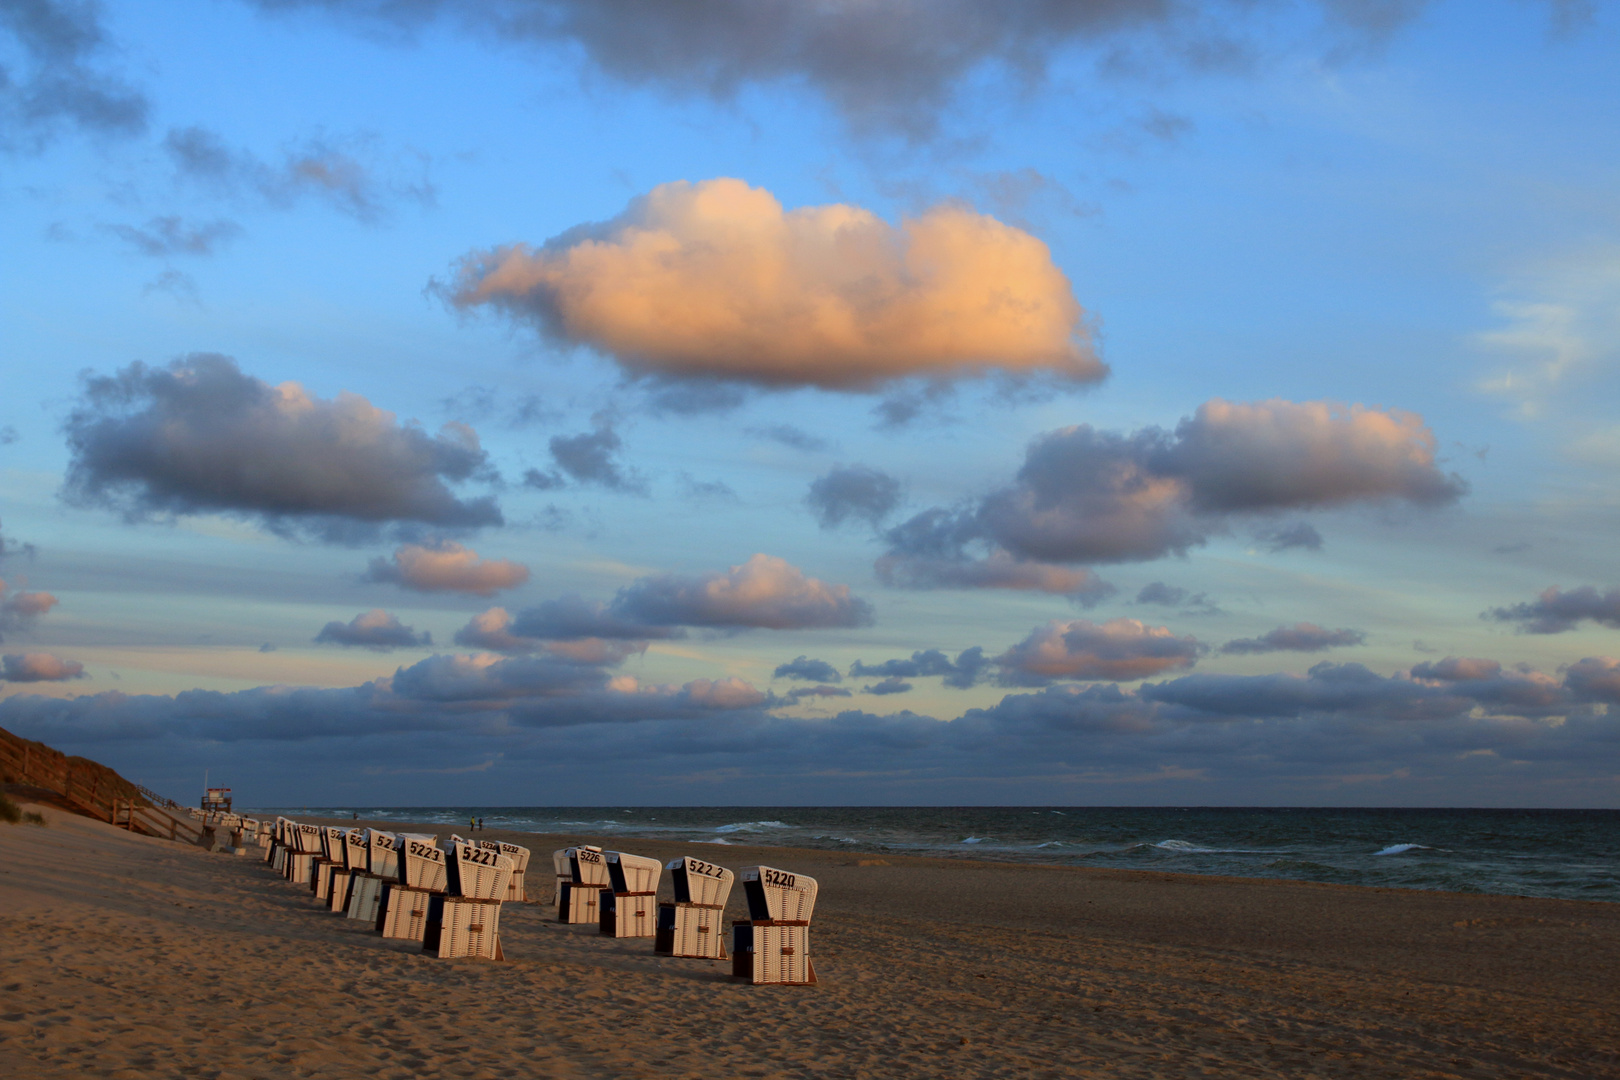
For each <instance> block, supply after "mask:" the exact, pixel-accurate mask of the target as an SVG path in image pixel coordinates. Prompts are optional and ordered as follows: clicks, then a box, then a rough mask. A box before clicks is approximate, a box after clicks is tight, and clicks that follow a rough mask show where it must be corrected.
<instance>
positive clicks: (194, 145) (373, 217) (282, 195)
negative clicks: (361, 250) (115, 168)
mask: <svg viewBox="0 0 1620 1080" xmlns="http://www.w3.org/2000/svg"><path fill="white" fill-rule="evenodd" d="M163 148H164V150H165V151H167V152H168V155H169V159H170V161H172V162H173V164H174V167H175V170H176V171H177V172H178V173H179V175H180V176H181V177H183V178H185V179H186V180H189V181H191V182H193V183H196V184H199V185H201V186H203V187H206V188H208V189H210V190H212V191H213V192H214V193H215V194H217V195H220V196H222V197H226V198H239V197H241V196H243V195H251V196H254V197H256V198H257V199H258V200H259V201H261V202H262V203H264V204H266V205H269V206H273V207H275V208H277V209H283V210H285V209H287V208H289V207H292V206H294V205H296V204H297V203H298V202H300V201H301V200H303V199H305V198H314V199H317V200H319V201H321V202H324V203H326V204H327V205H328V206H330V207H331V208H332V209H334V210H337V211H338V212H339V213H342V214H346V215H348V216H349V217H352V218H354V219H355V220H357V221H362V222H366V223H368V224H373V223H376V222H379V221H382V220H383V219H385V218H386V217H387V216H388V212H389V205H390V204H391V203H393V202H396V201H398V200H400V199H410V200H412V201H415V202H418V203H421V204H423V205H432V203H433V199H434V191H433V185H432V184H431V183H429V182H428V180H427V179H426V177H425V176H422V177H418V178H416V179H411V180H406V179H402V178H400V177H398V176H395V177H391V178H389V179H383V178H381V177H380V176H379V175H378V172H377V167H376V164H375V163H370V164H368V163H367V162H365V161H363V160H362V157H371V158H375V157H376V153H375V149H374V147H373V146H372V145H371V140H368V139H364V138H350V139H341V140H334V139H331V138H328V137H326V136H324V135H322V136H317V137H315V138H311V139H306V140H304V141H303V142H300V143H295V144H292V145H290V146H289V147H287V148H286V150H285V151H284V152H283V153H282V158H281V161H280V162H279V163H276V164H270V163H268V162H265V161H262V160H261V159H259V158H258V157H257V156H256V155H254V154H252V153H249V152H248V151H246V150H233V149H231V148H230V147H229V146H227V145H225V141H224V140H223V139H221V138H220V136H219V135H218V134H217V133H215V132H212V131H209V130H208V129H207V128H202V127H187V128H172V129H170V131H169V133H168V135H167V136H166V137H165V138H164V140H163ZM396 171H397V170H396Z"/></svg>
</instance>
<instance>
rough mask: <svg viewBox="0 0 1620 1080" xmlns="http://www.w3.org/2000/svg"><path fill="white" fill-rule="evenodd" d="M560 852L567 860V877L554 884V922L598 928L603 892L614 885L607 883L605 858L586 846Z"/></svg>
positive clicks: (602, 853) (594, 848)
mask: <svg viewBox="0 0 1620 1080" xmlns="http://www.w3.org/2000/svg"><path fill="white" fill-rule="evenodd" d="M563 850H564V851H565V852H566V853H567V856H568V877H567V878H562V879H559V880H558V882H557V921H558V922H564V923H596V924H598V925H600V923H601V904H602V891H603V890H604V889H608V888H610V887H611V886H612V884H613V883H612V882H611V881H610V880H609V879H608V868H607V855H606V854H605V853H604V852H603V851H602V849H601V848H599V847H592V846H590V845H589V844H583V845H581V846H579V847H571V848H564V849H563Z"/></svg>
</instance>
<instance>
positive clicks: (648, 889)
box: [598, 851, 664, 938]
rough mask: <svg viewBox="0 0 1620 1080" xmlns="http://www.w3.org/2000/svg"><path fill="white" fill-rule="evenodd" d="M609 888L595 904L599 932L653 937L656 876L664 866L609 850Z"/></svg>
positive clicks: (656, 904) (655, 921) (656, 890)
mask: <svg viewBox="0 0 1620 1080" xmlns="http://www.w3.org/2000/svg"><path fill="white" fill-rule="evenodd" d="M604 854H605V855H606V857H607V869H608V884H609V888H606V889H603V890H602V892H601V894H600V898H599V900H598V902H599V903H600V904H601V914H600V915H599V917H598V923H599V926H600V928H601V932H602V933H604V934H607V935H609V936H611V937H621V938H638V937H652V936H654V934H655V933H656V931H657V925H658V877H659V875H660V874H662V873H663V871H664V867H663V864H662V863H660V862H659V861H658V860H657V859H649V858H647V857H646V856H644V855H630V854H627V853H626V852H623V851H609V852H605V853H604Z"/></svg>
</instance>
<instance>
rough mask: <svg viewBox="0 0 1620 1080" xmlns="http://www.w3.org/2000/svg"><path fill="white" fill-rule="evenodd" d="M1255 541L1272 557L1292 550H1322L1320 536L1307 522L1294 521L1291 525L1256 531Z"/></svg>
mask: <svg viewBox="0 0 1620 1080" xmlns="http://www.w3.org/2000/svg"><path fill="white" fill-rule="evenodd" d="M1254 538H1255V540H1256V541H1257V542H1258V543H1259V544H1260V545H1261V546H1262V547H1264V548H1265V549H1266V550H1267V551H1269V552H1271V553H1272V554H1273V555H1276V554H1279V553H1281V552H1284V551H1291V550H1292V549H1294V548H1304V549H1305V550H1306V551H1321V550H1322V534H1321V533H1319V532H1317V531H1316V527H1315V526H1313V525H1311V524H1310V522H1307V521H1296V522H1294V523H1293V524H1292V525H1276V526H1271V527H1268V528H1263V529H1256V530H1255V533H1254Z"/></svg>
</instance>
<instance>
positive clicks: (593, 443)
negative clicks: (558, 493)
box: [531, 423, 647, 495]
mask: <svg viewBox="0 0 1620 1080" xmlns="http://www.w3.org/2000/svg"><path fill="white" fill-rule="evenodd" d="M550 445H551V459H552V460H553V461H555V462H556V463H557V467H558V468H559V469H561V470H562V471H563V472H565V473H567V474H568V475H569V476H571V477H573V478H574V480H576V481H578V482H579V483H581V484H592V485H595V486H597V487H604V488H607V489H608V490H610V491H626V492H630V493H632V494H637V495H645V494H646V493H647V482H646V481H645V480H643V479H641V478H640V477H638V476H636V475H634V474H633V473H631V472H629V471H627V470H625V469H624V468H623V467H621V466H620V465H619V463H618V462H616V461H614V460H613V455H614V454H616V453H618V451H619V449H620V448H621V447H622V446H623V445H624V443H623V440H621V439H620V438H619V436H618V433H617V432H615V431H614V430H613V428H612V427H611V426H609V425H607V424H605V423H604V424H599V425H598V426H597V428H596V430H595V431H587V432H584V433H583V434H580V435H569V436H561V435H559V436H555V437H553V438H552V440H551V444H550ZM531 486H536V487H537V486H540V485H531Z"/></svg>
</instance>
